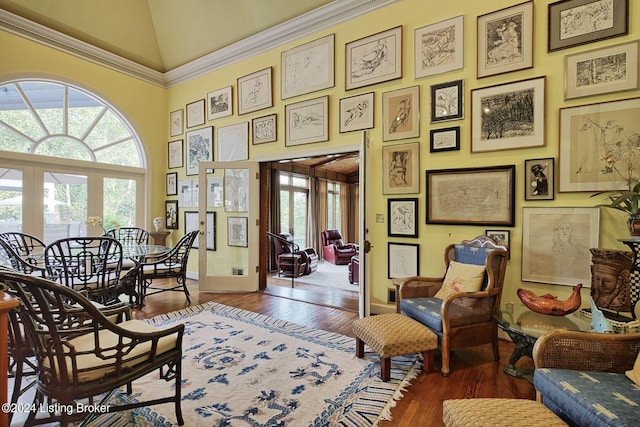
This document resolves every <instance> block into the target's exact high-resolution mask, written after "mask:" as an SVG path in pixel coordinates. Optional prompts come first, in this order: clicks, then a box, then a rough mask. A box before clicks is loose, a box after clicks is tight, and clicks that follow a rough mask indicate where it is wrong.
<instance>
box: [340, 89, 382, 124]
mask: <svg viewBox="0 0 640 427" xmlns="http://www.w3.org/2000/svg"><path fill="white" fill-rule="evenodd" d="M373 107H374V105H373V92H369V93H363V94H362V95H355V96H350V97H348V98H340V133H344V132H352V131H354V130H364V129H371V128H373V116H374V114H373V113H374V111H373V110H374V109H373Z"/></svg>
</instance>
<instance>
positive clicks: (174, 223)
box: [164, 200, 178, 230]
mask: <svg viewBox="0 0 640 427" xmlns="http://www.w3.org/2000/svg"><path fill="white" fill-rule="evenodd" d="M164 212H165V213H164V218H165V221H164V223H165V225H164V226H165V228H166V229H167V230H177V229H178V201H177V200H166V201H165V202H164Z"/></svg>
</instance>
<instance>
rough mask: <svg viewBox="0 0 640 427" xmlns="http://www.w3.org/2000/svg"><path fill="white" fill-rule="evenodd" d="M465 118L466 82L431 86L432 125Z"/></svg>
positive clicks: (455, 81)
mask: <svg viewBox="0 0 640 427" xmlns="http://www.w3.org/2000/svg"><path fill="white" fill-rule="evenodd" d="M462 118H464V80H462V79H461V80H454V81H451V82H446V83H439V84H435V85H431V123H438V122H444V121H447V120H458V119H462Z"/></svg>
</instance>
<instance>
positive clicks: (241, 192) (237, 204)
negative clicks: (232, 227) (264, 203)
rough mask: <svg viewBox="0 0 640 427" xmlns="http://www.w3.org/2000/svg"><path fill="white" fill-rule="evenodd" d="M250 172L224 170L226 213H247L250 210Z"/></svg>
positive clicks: (245, 170)
mask: <svg viewBox="0 0 640 427" xmlns="http://www.w3.org/2000/svg"><path fill="white" fill-rule="evenodd" d="M247 188H249V170H248V169H225V170H224V211H225V212H247V211H248V210H249V194H248V193H247Z"/></svg>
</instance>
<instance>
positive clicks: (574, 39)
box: [547, 0, 629, 52]
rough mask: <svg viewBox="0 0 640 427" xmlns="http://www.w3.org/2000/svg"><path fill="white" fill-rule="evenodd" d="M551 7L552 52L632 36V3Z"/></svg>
mask: <svg viewBox="0 0 640 427" xmlns="http://www.w3.org/2000/svg"><path fill="white" fill-rule="evenodd" d="M548 7H549V9H548V13H549V16H548V19H547V22H548V23H549V26H548V28H549V35H548V46H547V50H548V51H549V52H552V51H554V50H560V49H566V48H568V47H571V46H577V45H581V44H585V43H593V42H596V41H598V40H604V39H608V38H612V37H618V36H622V35H625V34H628V33H629V0H561V1H557V2H555V3H551V4H549V6H548Z"/></svg>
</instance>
